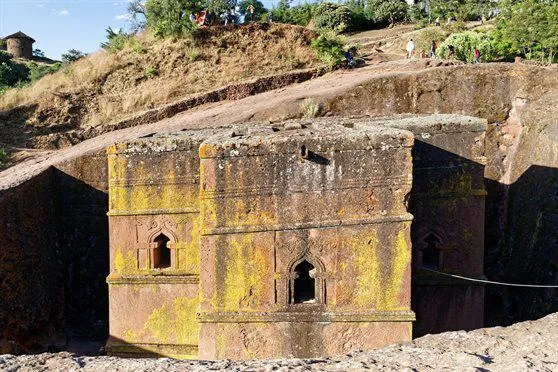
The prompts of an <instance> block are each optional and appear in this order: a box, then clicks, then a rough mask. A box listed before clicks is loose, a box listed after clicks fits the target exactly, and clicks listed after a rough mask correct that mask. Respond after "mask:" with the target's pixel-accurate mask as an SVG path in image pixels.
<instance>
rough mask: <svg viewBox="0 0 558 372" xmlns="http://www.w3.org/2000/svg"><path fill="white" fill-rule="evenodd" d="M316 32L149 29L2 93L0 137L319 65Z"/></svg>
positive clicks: (81, 123) (93, 121) (83, 123)
mask: <svg viewBox="0 0 558 372" xmlns="http://www.w3.org/2000/svg"><path fill="white" fill-rule="evenodd" d="M311 37H312V34H311V31H309V30H306V29H304V28H300V27H295V26H286V25H276V24H274V25H269V26H268V25H262V24H251V25H248V26H240V27H228V28H225V27H219V28H213V29H210V30H208V31H207V32H206V33H205V34H204V35H202V36H201V37H200V38H198V39H196V40H190V39H178V40H172V39H166V40H157V39H155V38H154V37H153V36H152V35H151V34H149V33H147V32H146V33H144V34H142V35H140V36H138V37H137V38H135V39H133V40H132V41H130V42H129V43H128V45H127V47H126V48H125V49H124V50H122V51H120V52H118V53H116V54H109V53H107V52H105V51H99V52H97V53H95V54H93V55H91V56H89V57H87V58H85V59H83V60H80V61H78V62H76V63H74V64H72V65H70V66H68V67H65V68H63V70H61V71H60V72H58V73H56V74H53V75H49V76H47V77H45V78H43V79H41V80H40V81H38V82H37V83H35V84H33V85H32V86H30V87H26V88H22V89H12V90H10V91H8V92H7V93H6V94H4V95H3V96H1V97H0V134H2V136H0V137H3V138H5V139H7V141H4V142H5V143H7V144H8V145H12V146H22V147H23V146H27V145H28V142H29V139H30V137H32V134H31V135H30V134H29V133H30V132H31V133H32V132H34V131H37V130H38V129H39V130H41V131H42V132H43V133H44V132H45V131H46V132H56V131H58V130H66V129H68V128H88V127H95V126H99V125H103V124H107V123H112V122H115V121H117V120H119V119H122V118H124V117H126V116H129V115H130V114H133V113H135V112H138V111H142V110H145V109H149V108H153V107H156V106H159V105H162V104H165V103H168V102H172V101H174V100H176V99H179V98H183V97H186V96H188V95H191V94H194V93H199V92H204V91H209V90H213V89H215V88H218V87H221V86H224V85H227V84H230V83H233V82H237V81H241V80H246V79H250V78H254V77H259V76H265V75H270V74H276V73H282V72H287V71H291V70H296V69H302V68H309V67H314V66H317V65H318V64H319V62H318V61H317V59H316V56H315V54H314V53H313V51H312V50H311V49H310V40H311Z"/></svg>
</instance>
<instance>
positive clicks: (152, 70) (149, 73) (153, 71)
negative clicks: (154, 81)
mask: <svg viewBox="0 0 558 372" xmlns="http://www.w3.org/2000/svg"><path fill="white" fill-rule="evenodd" d="M158 74H159V71H157V69H156V68H154V67H151V66H150V67H147V68H146V69H145V76H147V77H148V78H149V79H151V78H154V77H155V76H157V75H158Z"/></svg>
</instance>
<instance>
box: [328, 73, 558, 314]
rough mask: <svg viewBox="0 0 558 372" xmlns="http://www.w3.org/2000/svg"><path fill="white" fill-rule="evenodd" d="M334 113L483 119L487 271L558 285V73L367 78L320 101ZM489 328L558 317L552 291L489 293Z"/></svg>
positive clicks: (492, 288)
mask: <svg viewBox="0 0 558 372" xmlns="http://www.w3.org/2000/svg"><path fill="white" fill-rule="evenodd" d="M325 106H326V107H327V108H328V111H329V112H330V113H331V114H333V115H344V116H352V115H353V116H361V115H370V116H378V115H393V114H401V113H414V114H431V113H459V114H465V115H471V116H477V117H481V118H486V119H488V121H489V123H490V128H489V131H488V133H487V139H486V152H485V153H486V156H487V158H488V159H487V160H488V162H487V166H486V168H485V183H486V189H487V191H488V196H487V199H486V216H485V218H486V235H485V245H486V250H485V274H486V275H487V277H489V278H490V279H492V280H500V281H505V282H515V283H532V284H557V283H558V249H556V247H557V246H558V212H557V211H558V208H557V207H558V68H556V67H546V68H545V67H534V66H527V65H522V64H486V65H476V66H459V67H441V68H433V69H427V70H422V71H420V72H414V73H398V74H386V75H382V76H378V77H373V78H371V79H370V80H369V81H367V82H366V83H364V84H361V85H359V86H357V87H355V88H353V89H351V90H350V91H348V92H346V93H345V94H343V95H340V96H337V97H333V98H329V99H327V100H326V102H325ZM485 293H486V310H485V322H486V323H487V325H502V324H510V323H513V322H516V321H520V320H526V319H534V318H537V317H540V316H543V315H546V314H548V313H550V312H553V311H557V310H558V292H557V290H555V289H522V288H510V287H499V286H492V285H489V286H487V287H486V292H485Z"/></svg>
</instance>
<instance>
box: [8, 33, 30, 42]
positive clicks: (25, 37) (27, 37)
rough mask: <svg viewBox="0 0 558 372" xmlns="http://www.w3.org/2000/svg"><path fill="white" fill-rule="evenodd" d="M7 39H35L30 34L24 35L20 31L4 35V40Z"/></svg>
mask: <svg viewBox="0 0 558 372" xmlns="http://www.w3.org/2000/svg"><path fill="white" fill-rule="evenodd" d="M8 39H28V40H31V42H33V43H34V42H35V39H33V38H32V37H30V36H27V35H25V34H24V33H23V32H21V31H18V32H16V33H15V34H11V35H8V36H6V37H4V40H8Z"/></svg>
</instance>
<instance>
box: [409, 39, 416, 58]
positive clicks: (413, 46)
mask: <svg viewBox="0 0 558 372" xmlns="http://www.w3.org/2000/svg"><path fill="white" fill-rule="evenodd" d="M414 51H415V42H414V41H413V39H411V40H409V42H408V43H407V58H412V57H413V52H414Z"/></svg>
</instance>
